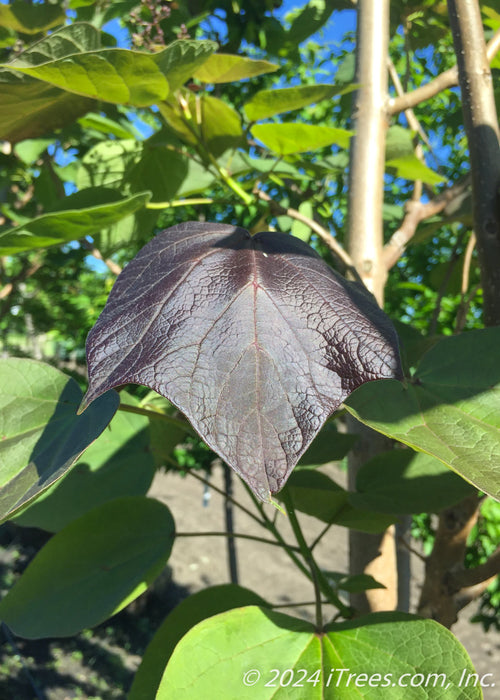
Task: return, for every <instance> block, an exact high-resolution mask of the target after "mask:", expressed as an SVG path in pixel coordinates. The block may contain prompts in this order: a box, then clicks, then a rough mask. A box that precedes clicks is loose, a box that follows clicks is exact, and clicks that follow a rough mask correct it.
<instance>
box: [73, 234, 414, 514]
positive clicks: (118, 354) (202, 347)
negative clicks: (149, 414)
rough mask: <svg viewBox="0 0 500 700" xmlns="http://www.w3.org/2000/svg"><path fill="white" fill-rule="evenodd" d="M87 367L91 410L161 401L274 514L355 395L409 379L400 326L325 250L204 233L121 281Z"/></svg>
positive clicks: (173, 239) (160, 245) (161, 241)
mask: <svg viewBox="0 0 500 700" xmlns="http://www.w3.org/2000/svg"><path fill="white" fill-rule="evenodd" d="M87 361H88V366H89V389H88V392H87V394H86V396H85V399H84V402H83V404H82V405H83V406H87V405H88V404H90V403H91V401H93V400H94V399H96V398H97V397H98V396H100V395H101V394H103V393H104V392H105V391H107V390H108V389H111V388H113V387H116V386H119V385H122V384H126V383H135V384H144V385H146V386H148V387H150V388H152V389H154V390H155V391H157V392H159V393H160V394H162V395H163V396H165V397H166V398H167V399H169V400H170V401H171V402H172V403H173V404H175V405H176V406H177V407H178V408H179V409H180V410H181V411H183V412H184V414H185V415H186V416H187V418H188V419H189V420H190V421H191V423H192V425H193V427H194V428H195V429H196V430H197V431H198V433H199V434H200V435H201V437H202V438H203V439H204V440H205V442H206V443H207V444H208V445H209V446H210V447H211V448H212V449H213V450H214V451H215V452H217V453H218V454H219V455H220V456H221V458H222V459H223V460H224V461H225V462H227V464H229V465H230V466H231V467H232V468H233V469H234V470H235V471H236V472H237V473H238V474H239V475H240V476H241V477H242V478H243V479H244V480H245V481H246V482H247V483H248V485H249V486H250V488H251V489H252V490H253V491H254V493H255V494H256V495H257V496H258V497H259V498H261V499H262V500H264V501H269V500H270V497H271V494H272V493H276V492H277V491H279V490H280V489H281V488H282V487H283V485H284V484H285V482H286V480H287V478H288V476H289V474H290V472H291V471H292V469H293V467H294V466H295V464H296V463H297V461H298V459H299V458H300V457H301V455H302V454H303V453H304V452H305V450H306V449H307V447H308V446H309V444H310V443H311V441H312V440H313V438H314V437H315V436H316V434H317V433H318V431H319V430H320V428H321V426H322V425H323V423H324V422H325V420H326V419H327V418H328V416H329V415H331V413H333V412H334V411H335V410H337V409H338V407H339V406H340V404H341V403H342V402H343V401H344V399H345V398H346V397H347V396H348V395H349V394H350V393H351V392H352V391H354V389H356V388H357V387H358V386H360V385H361V384H363V383H364V382H367V381H371V380H375V379H381V378H387V377H392V378H400V377H401V369H400V362H399V354H398V347H397V337H396V333H395V331H394V329H393V327H392V325H391V323H390V321H389V319H388V318H387V317H386V316H385V314H384V313H383V312H382V311H381V310H380V309H379V308H378V306H377V305H376V303H375V302H374V300H373V298H372V297H371V296H370V295H369V294H368V293H367V292H366V291H364V290H362V289H361V288H360V287H359V286H358V285H355V284H352V283H349V282H347V281H346V280H344V279H343V278H342V277H340V276H339V275H337V274H336V273H335V272H334V271H333V270H331V268H330V267H329V266H328V265H327V264H326V263H324V262H323V260H321V258H320V257H319V256H318V255H317V254H316V253H315V252H314V251H313V249H312V248H310V247H309V246H308V245H306V244H305V243H303V242H302V241H300V240H298V239H296V238H293V237H292V236H288V235H286V234H283V233H276V232H273V233H259V234H257V235H255V236H253V237H252V236H250V234H249V233H248V232H247V231H245V230H244V229H241V228H236V227H233V226H228V225H222V224H206V223H198V222H189V223H185V224H180V225H178V226H174V227H172V228H170V229H167V230H166V231H163V232H162V233H160V234H159V235H158V236H156V238H154V239H153V240H152V241H150V242H149V243H148V244H147V245H146V246H145V247H144V248H143V249H142V250H141V251H140V252H139V254H138V255H137V256H136V257H135V258H134V260H132V262H131V263H130V264H129V265H128V266H127V267H126V268H125V270H124V271H123V272H122V273H121V275H120V276H119V278H118V280H117V282H116V284H115V286H114V288H113V290H112V292H111V294H110V297H109V299H108V301H107V304H106V306H105V308H104V311H103V312H102V314H101V316H100V317H99V319H98V321H97V323H96V325H95V326H94V328H93V329H92V331H91V332H90V334H89V337H88V339H87Z"/></svg>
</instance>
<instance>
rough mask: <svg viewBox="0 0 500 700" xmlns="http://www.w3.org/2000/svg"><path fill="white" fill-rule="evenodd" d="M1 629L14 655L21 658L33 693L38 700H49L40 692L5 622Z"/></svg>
mask: <svg viewBox="0 0 500 700" xmlns="http://www.w3.org/2000/svg"><path fill="white" fill-rule="evenodd" d="M1 627H2V632H3V633H4V635H5V638H6V639H7V642H8V643H9V645H10V646H11V648H12V650H13V651H14V653H15V654H16V656H17V657H18V658H19V660H20V661H21V665H22V667H23V671H24V673H25V675H26V678H27V679H28V682H29V684H30V686H31V689H32V691H33V693H34V695H35V697H36V698H38V700H47V696H46V695H45V693H44V692H43V691H42V690H40V688H39V687H38V686H37V684H36V682H35V679H34V678H33V676H32V674H31V671H30V670H29V668H28V666H27V665H26V662H25V661H24V658H23V655H22V653H21V651H20V649H19V648H18V646H17V644H16V642H15V639H14V636H13V635H12V633H11V631H10V629H9V628H8V627H7V625H6V624H5V622H2V623H1Z"/></svg>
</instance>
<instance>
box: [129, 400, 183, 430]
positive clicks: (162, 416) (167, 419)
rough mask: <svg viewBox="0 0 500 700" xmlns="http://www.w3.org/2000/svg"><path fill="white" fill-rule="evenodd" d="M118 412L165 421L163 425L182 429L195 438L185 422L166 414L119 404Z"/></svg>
mask: <svg viewBox="0 0 500 700" xmlns="http://www.w3.org/2000/svg"><path fill="white" fill-rule="evenodd" d="M118 410H119V411H124V412H125V413H137V414H139V415H140V416H146V418H158V419H159V420H162V421H165V423H168V424H169V425H173V426H175V427H176V428H182V430H185V431H186V433H189V434H190V435H194V436H195V437H196V436H197V434H196V432H195V431H194V429H193V428H192V427H191V425H190V424H189V423H188V422H187V421H184V420H180V419H179V418H172V416H168V415H167V414H166V413H159V412H158V411H150V410H148V409H147V408H141V406H132V405H130V404H128V403H121V404H120V405H119V406H118Z"/></svg>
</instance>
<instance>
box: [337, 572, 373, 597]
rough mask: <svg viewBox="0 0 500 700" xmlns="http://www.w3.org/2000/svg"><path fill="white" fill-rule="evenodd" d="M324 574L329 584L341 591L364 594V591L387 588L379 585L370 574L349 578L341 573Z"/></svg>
mask: <svg viewBox="0 0 500 700" xmlns="http://www.w3.org/2000/svg"><path fill="white" fill-rule="evenodd" d="M324 574H325V576H326V578H327V579H328V582H329V583H330V584H331V585H333V586H334V588H335V589H337V590H339V591H347V592H348V593H362V592H363V591H369V590H373V589H374V588H385V586H384V584H383V583H379V582H378V581H376V580H375V579H374V578H373V576H370V575H369V574H355V575H354V576H348V575H347V574H344V573H341V572H340V571H325V572H324Z"/></svg>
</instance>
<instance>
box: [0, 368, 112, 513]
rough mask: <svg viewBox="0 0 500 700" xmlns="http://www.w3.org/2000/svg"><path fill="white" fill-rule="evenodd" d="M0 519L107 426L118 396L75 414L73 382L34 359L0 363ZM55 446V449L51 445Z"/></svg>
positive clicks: (58, 474)
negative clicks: (78, 414)
mask: <svg viewBox="0 0 500 700" xmlns="http://www.w3.org/2000/svg"><path fill="white" fill-rule="evenodd" d="M0 379H1V380H0V486H1V494H0V519H2V520H5V519H6V518H7V517H9V516H10V515H12V514H13V513H15V512H16V511H18V510H19V509H20V508H21V507H22V506H23V505H25V504H26V503H28V502H29V501H31V500H33V499H34V498H35V497H36V496H37V495H39V494H40V493H42V492H43V491H45V490H46V489H47V488H48V487H49V486H50V485H51V484H53V483H54V482H55V481H57V480H58V479H60V478H61V477H62V476H63V474H65V472H66V471H67V470H68V469H69V468H70V467H71V465H72V464H74V462H75V461H76V460H77V459H78V457H79V456H80V455H81V454H82V452H83V451H84V450H85V449H86V448H87V447H88V446H89V445H90V444H91V443H92V442H93V441H94V440H95V439H96V438H97V437H98V436H99V435H100V433H101V432H102V431H103V430H104V428H105V427H106V426H107V425H108V423H109V422H110V420H111V418H112V417H113V414H114V412H115V411H116V409H117V407H118V403H119V399H118V395H117V394H116V393H115V392H109V393H108V394H106V395H105V396H102V397H101V398H100V399H99V401H98V402H96V404H95V405H93V406H92V410H91V411H90V412H89V413H88V415H87V414H85V415H83V416H77V413H76V412H77V409H78V405H79V403H80V402H81V399H82V392H81V390H80V388H79V387H78V384H77V383H76V382H75V380H74V379H70V378H69V377H67V376H66V375H65V374H63V373H62V372H60V371H59V370H57V369H55V368H54V367H51V366H50V365H46V364H44V363H43V362H35V361H34V360H28V359H20V358H9V359H3V360H0ZM55 446H57V447H55Z"/></svg>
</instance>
